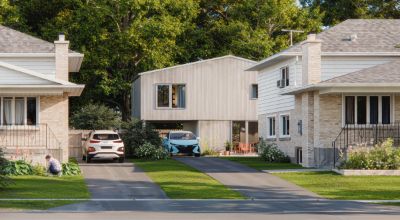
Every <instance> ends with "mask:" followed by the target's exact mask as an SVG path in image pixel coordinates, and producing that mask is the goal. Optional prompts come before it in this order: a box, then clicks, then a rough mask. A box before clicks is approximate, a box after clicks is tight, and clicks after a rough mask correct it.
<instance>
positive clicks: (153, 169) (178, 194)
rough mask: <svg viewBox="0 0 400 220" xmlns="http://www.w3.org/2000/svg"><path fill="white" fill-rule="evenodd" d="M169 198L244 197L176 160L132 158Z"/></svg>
mask: <svg viewBox="0 0 400 220" xmlns="http://www.w3.org/2000/svg"><path fill="white" fill-rule="evenodd" d="M133 162H134V164H135V165H137V166H139V167H140V168H142V169H143V170H144V171H145V172H146V174H147V175H148V176H149V177H150V178H151V179H152V180H153V181H154V182H155V183H157V184H158V185H159V186H160V187H161V189H162V190H164V192H165V193H166V194H167V196H168V197H169V198H171V199H244V197H243V196H242V195H241V194H240V193H239V192H237V191H234V190H232V189H230V188H228V187H226V186H224V185H222V184H221V183H219V182H218V181H217V180H215V179H213V178H212V177H210V176H208V175H206V174H204V173H202V172H200V171H198V170H196V169H194V168H192V167H190V166H188V165H185V164H183V163H181V162H179V161H176V160H172V159H170V160H159V161H146V160H134V161H133Z"/></svg>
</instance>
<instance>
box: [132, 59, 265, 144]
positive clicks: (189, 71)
mask: <svg viewBox="0 0 400 220" xmlns="http://www.w3.org/2000/svg"><path fill="white" fill-rule="evenodd" d="M254 64H255V62H254V61H251V60H247V59H244V58H240V57H235V56H230V55H229V56H223V57H218V58H214V59H209V60H202V61H198V62H194V63H188V64H183V65H178V66H173V67H169V68H164V69H159V70H153V71H149V72H144V73H141V74H140V76H139V78H138V79H137V80H135V81H134V82H133V88H132V92H133V94H132V98H133V100H132V103H133V106H132V110H133V111H132V112H133V117H136V118H139V119H141V120H144V121H146V122H148V123H152V124H153V125H155V126H157V125H158V126H159V127H162V126H164V125H166V124H176V123H180V124H182V125H183V129H185V130H190V131H192V132H194V133H195V134H196V135H197V136H199V137H200V139H201V142H202V145H203V147H204V148H207V147H209V148H216V149H219V150H220V149H222V148H223V146H224V143H225V142H226V141H235V140H233V139H235V137H236V136H235V134H232V130H233V129H232V127H233V126H235V125H237V126H240V127H241V129H242V130H243V131H242V133H243V132H244V131H246V132H245V133H246V134H245V135H242V138H241V140H238V141H240V142H246V143H254V142H257V141H258V134H257V109H256V106H257V96H258V88H257V73H256V72H248V71H245V69H247V68H248V67H250V66H251V65H254ZM233 136H235V137H233ZM239 136H240V134H239Z"/></svg>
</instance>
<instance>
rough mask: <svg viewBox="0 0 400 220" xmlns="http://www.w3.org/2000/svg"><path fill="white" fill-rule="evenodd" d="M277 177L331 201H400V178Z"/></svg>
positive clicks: (326, 174)
mask: <svg viewBox="0 0 400 220" xmlns="http://www.w3.org/2000/svg"><path fill="white" fill-rule="evenodd" d="M275 175H277V176H279V177H281V178H283V179H285V180H288V181H290V182H293V183H295V184H297V185H299V186H302V187H304V188H306V189H308V190H310V191H313V192H315V193H317V194H319V195H321V196H323V197H326V198H329V199H343V200H375V199H376V200H393V199H400V177H399V176H342V175H339V174H336V173H333V172H303V173H277V174H275Z"/></svg>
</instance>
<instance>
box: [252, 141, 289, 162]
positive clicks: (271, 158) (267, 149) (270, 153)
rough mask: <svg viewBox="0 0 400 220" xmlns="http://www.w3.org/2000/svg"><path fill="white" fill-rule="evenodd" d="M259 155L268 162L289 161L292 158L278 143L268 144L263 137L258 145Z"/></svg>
mask: <svg viewBox="0 0 400 220" xmlns="http://www.w3.org/2000/svg"><path fill="white" fill-rule="evenodd" d="M257 148H258V155H259V156H260V157H261V158H262V159H263V160H265V161H266V162H278V163H279V162H280V163H289V162H290V158H289V157H288V156H287V155H285V153H283V152H282V151H281V150H279V149H278V146H277V145H276V144H268V143H267V142H266V141H265V140H263V139H261V140H260V142H259V143H258V145H257Z"/></svg>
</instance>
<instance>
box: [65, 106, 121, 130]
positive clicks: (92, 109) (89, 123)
mask: <svg viewBox="0 0 400 220" xmlns="http://www.w3.org/2000/svg"><path fill="white" fill-rule="evenodd" d="M70 122H71V126H72V127H74V128H75V129H86V130H91V129H96V130H101V129H115V128H119V126H120V124H121V116H120V115H119V114H118V113H117V112H115V111H114V110H113V109H111V108H109V107H107V106H105V105H103V104H92V103H90V104H87V105H86V106H83V107H82V108H81V109H79V110H78V111H75V112H74V113H73V114H72V116H71V118H70Z"/></svg>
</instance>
